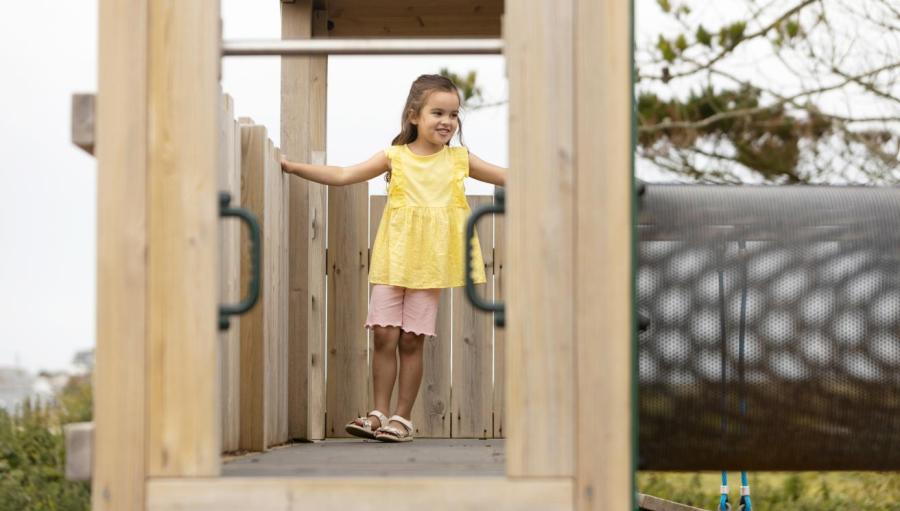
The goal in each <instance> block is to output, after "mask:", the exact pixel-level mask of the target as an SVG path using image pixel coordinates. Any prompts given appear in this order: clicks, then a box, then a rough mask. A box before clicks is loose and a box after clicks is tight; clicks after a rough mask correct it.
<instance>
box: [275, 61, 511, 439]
mask: <svg viewBox="0 0 900 511" xmlns="http://www.w3.org/2000/svg"><path fill="white" fill-rule="evenodd" d="M459 107H460V94H459V90H458V89H457V88H456V86H455V85H454V84H453V82H452V81H450V80H449V79H447V78H445V77H443V76H439V75H422V76H420V77H419V78H417V79H416V80H415V81H414V82H413V84H412V87H411V88H410V90H409V96H408V97H407V98H406V105H405V106H404V107H403V114H402V117H401V128H400V134H399V135H397V136H396V137H395V138H394V140H393V141H392V142H391V147H389V148H387V149H385V150H384V151H379V152H378V153H376V154H375V155H374V156H372V157H371V158H369V159H368V160H367V161H365V162H363V163H360V164H358V165H351V166H349V167H336V166H331V165H328V166H326V165H309V164H304V163H297V162H291V161H287V160H283V161H282V162H281V166H282V169H283V170H284V171H285V172H289V173H291V174H296V175H298V176H300V177H303V178H305V179H309V180H312V181H315V182H318V183H323V184H327V185H349V184H353V183H359V182H363V181H368V180H369V179H371V178H373V177H375V176H377V175H378V174H381V173H384V172H387V174H386V175H385V179H386V180H387V181H388V201H387V204H386V206H385V208H384V214H383V216H382V217H381V224H380V225H379V227H378V233H377V235H376V236H375V243H374V246H373V248H372V262H371V265H370V268H369V282H370V283H371V284H372V294H371V297H370V301H369V313H368V317H367V318H366V325H365V326H366V328H371V329H372V331H373V333H374V344H375V353H374V354H373V357H372V382H373V393H374V397H375V409H374V410H372V411H371V412H369V413H368V415H367V416H366V417H357V418H356V419H354V420H352V421H350V422H349V423H348V424H347V426H346V428H345V429H346V430H347V432H349V433H350V434H352V435H355V436H359V437H363V438H375V439H378V440H381V441H385V442H408V441H410V440H412V439H413V435H412V432H413V429H414V426H413V424H412V422H411V421H410V420H409V417H410V411H411V410H412V407H413V403H414V402H415V399H416V395H417V393H418V391H419V384H420V383H421V381H422V366H423V351H424V350H423V346H424V341H425V336H426V335H428V336H434V335H435V324H436V323H437V311H438V302H439V299H440V293H441V288H447V287H460V286H463V285H465V284H464V280H463V273H464V271H465V270H464V261H463V251H464V248H463V247H464V240H463V238H464V235H465V233H464V229H465V223H466V219H467V217H468V216H469V213H470V209H469V204H468V202H467V201H466V195H465V188H464V186H463V180H464V179H465V178H466V177H472V178H475V179H478V180H480V181H485V182H488V183H492V184H495V185H499V186H503V185H504V184H505V182H506V169H504V168H501V167H497V166H495V165H491V164H489V163H486V162H484V161H482V160H480V159H479V158H478V157H476V156H475V155H473V154H469V152H468V150H467V149H466V148H465V147H450V140H451V139H452V138H453V135H454V134H455V133H456V131H457V130H459V131H460V143H462V125H461V123H460V120H459ZM475 248H476V249H475V251H474V252H475V254H476V257H477V259H475V260H474V265H473V267H474V268H475V269H474V270H473V278H474V281H475V283H484V282H485V275H484V264H483V262H482V261H481V248H480V246H479V244H478V239H477V237H476V239H475ZM398 351H399V359H400V389H399V396H398V399H397V409H396V410H395V412H394V415H392V416H391V418H390V419H388V417H387V416H386V415H385V413H383V411H388V407H389V403H390V398H391V391H392V390H393V387H394V380H395V379H396V377H397V353H398Z"/></svg>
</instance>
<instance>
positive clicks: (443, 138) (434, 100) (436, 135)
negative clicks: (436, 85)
mask: <svg viewBox="0 0 900 511" xmlns="http://www.w3.org/2000/svg"><path fill="white" fill-rule="evenodd" d="M410 121H411V122H412V123H413V124H415V125H416V127H417V129H418V139H424V140H425V141H426V142H429V143H431V144H433V145H445V144H447V143H449V142H450V139H451V138H453V134H454V133H456V130H457V129H459V96H458V95H457V94H456V93H455V92H446V91H434V92H432V93H431V94H429V95H428V98H427V99H426V100H425V106H423V107H422V109H421V110H420V111H419V113H418V115H417V116H415V117H413V118H412V119H410Z"/></svg>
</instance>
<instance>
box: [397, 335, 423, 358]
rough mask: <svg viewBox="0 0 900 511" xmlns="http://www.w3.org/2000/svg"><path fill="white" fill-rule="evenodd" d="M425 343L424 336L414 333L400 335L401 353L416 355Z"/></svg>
mask: <svg viewBox="0 0 900 511" xmlns="http://www.w3.org/2000/svg"><path fill="white" fill-rule="evenodd" d="M424 343H425V335H424V334H419V335H417V334H414V333H412V332H403V333H401V334H400V352H401V353H415V352H416V351H419V350H421V349H422V345H423V344H424Z"/></svg>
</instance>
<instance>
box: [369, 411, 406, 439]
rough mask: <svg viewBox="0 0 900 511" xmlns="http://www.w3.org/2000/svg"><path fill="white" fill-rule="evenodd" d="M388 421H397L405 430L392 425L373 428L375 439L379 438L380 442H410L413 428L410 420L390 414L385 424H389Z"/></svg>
mask: <svg viewBox="0 0 900 511" xmlns="http://www.w3.org/2000/svg"><path fill="white" fill-rule="evenodd" d="M390 421H397V422H399V423H400V424H403V427H404V428H405V429H406V431H400V430H399V429H397V428H395V427H394V426H388V425H384V426H381V427H380V428H378V429H377V430H375V440H381V441H382V442H412V439H413V434H412V433H413V430H415V427H413V423H412V421H409V420H406V419H404V418H403V417H401V416H399V415H393V416H391V418H390V419H389V420H388V422H387V424H390Z"/></svg>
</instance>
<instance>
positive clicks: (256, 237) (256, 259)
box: [219, 192, 262, 330]
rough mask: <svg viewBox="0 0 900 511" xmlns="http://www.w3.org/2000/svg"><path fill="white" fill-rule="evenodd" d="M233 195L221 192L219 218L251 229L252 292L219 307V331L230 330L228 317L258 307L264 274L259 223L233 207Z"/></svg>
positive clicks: (242, 209) (246, 212) (244, 211)
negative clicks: (234, 302) (260, 284)
mask: <svg viewBox="0 0 900 511" xmlns="http://www.w3.org/2000/svg"><path fill="white" fill-rule="evenodd" d="M229 204H231V194H230V193H228V192H219V217H220V218H227V217H238V218H240V219H241V220H243V221H244V222H245V223H246V224H247V227H248V228H249V229H250V291H249V293H248V294H247V297H246V298H245V299H244V300H242V301H241V302H240V303H238V304H237V305H220V306H219V330H228V326H229V324H230V321H229V319H228V316H237V315H240V314H244V313H245V312H247V311H249V310H250V309H252V308H253V306H254V305H256V301H257V300H258V299H259V281H260V276H261V274H262V234H261V230H260V228H259V221H257V220H256V217H255V216H253V213H251V212H249V211H247V210H246V209H244V208H239V207H234V208H233V207H231V206H229Z"/></svg>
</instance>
